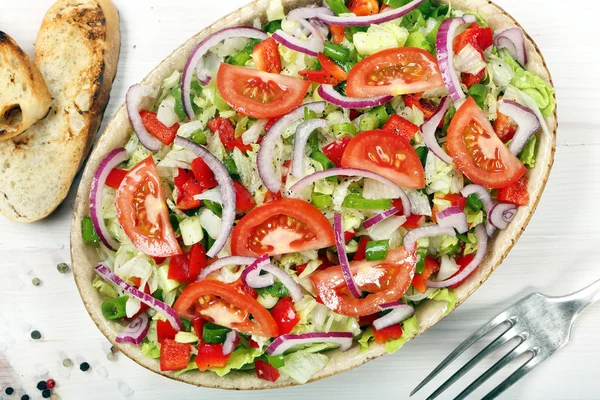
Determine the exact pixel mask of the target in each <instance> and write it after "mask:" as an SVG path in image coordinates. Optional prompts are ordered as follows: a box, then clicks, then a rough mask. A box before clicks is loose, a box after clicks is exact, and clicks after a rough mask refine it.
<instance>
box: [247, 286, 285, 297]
mask: <svg viewBox="0 0 600 400" xmlns="http://www.w3.org/2000/svg"><path fill="white" fill-rule="evenodd" d="M254 290H256V293H258V294H259V295H261V296H262V297H265V296H266V295H268V294H269V295H271V296H273V297H278V298H281V297H287V296H289V295H290V292H289V290H288V288H286V287H285V285H284V284H283V283H281V282H275V283H274V284H273V285H271V286H267V287H264V288H256V289H254Z"/></svg>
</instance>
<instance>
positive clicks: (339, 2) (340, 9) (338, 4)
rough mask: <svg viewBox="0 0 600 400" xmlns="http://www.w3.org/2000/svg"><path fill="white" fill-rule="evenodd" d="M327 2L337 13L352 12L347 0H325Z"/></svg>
mask: <svg viewBox="0 0 600 400" xmlns="http://www.w3.org/2000/svg"><path fill="white" fill-rule="evenodd" d="M325 3H327V5H328V6H329V8H331V10H332V11H333V12H334V13H335V15H340V14H348V13H350V10H349V9H348V7H346V2H345V1H344V0H325Z"/></svg>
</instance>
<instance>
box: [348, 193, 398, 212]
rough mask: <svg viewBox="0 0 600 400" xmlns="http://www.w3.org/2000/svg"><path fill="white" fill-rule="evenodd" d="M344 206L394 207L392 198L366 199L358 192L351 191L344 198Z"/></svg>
mask: <svg viewBox="0 0 600 400" xmlns="http://www.w3.org/2000/svg"><path fill="white" fill-rule="evenodd" d="M342 206H343V207H347V208H356V209H359V210H388V209H390V208H392V199H378V200H370V199H365V198H364V197H362V196H361V195H360V194H358V193H350V194H349V195H347V196H346V197H345V198H344V202H343V203H342Z"/></svg>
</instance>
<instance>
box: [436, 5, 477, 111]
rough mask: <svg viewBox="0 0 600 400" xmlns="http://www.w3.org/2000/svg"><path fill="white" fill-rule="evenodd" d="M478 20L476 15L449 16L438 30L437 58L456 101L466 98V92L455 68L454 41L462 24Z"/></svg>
mask: <svg viewBox="0 0 600 400" xmlns="http://www.w3.org/2000/svg"><path fill="white" fill-rule="evenodd" d="M475 21H477V18H475V16H474V15H470V14H465V15H464V16H463V17H461V18H449V19H446V20H444V21H443V22H442V24H441V25H440V28H439V30H438V33H437V36H436V39H435V43H436V49H437V59H438V64H439V66H440V72H441V73H442V79H443V81H444V84H445V85H446V88H447V89H448V92H450V97H451V98H452V100H454V101H458V100H462V99H464V98H465V93H464V92H463V90H462V87H461V86H460V78H459V76H458V73H457V72H456V69H455V68H454V50H453V48H452V43H453V42H454V35H455V34H456V30H457V29H458V27H459V26H461V25H462V24H470V23H472V22H475Z"/></svg>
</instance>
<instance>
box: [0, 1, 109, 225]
mask: <svg viewBox="0 0 600 400" xmlns="http://www.w3.org/2000/svg"><path fill="white" fill-rule="evenodd" d="M119 48H120V33H119V15H118V12H117V9H116V8H115V6H114V5H113V4H112V2H111V1H110V0H58V1H57V2H56V3H54V5H53V6H52V7H51V8H50V10H49V11H48V13H47V14H46V16H45V17H44V20H43V22H42V27H41V29H40V31H39V33H38V37H37V41H36V49H35V64H36V66H37V67H38V69H39V70H40V72H41V74H42V76H43V78H44V80H45V81H46V84H47V85H48V88H49V89H50V93H51V94H52V97H53V99H54V102H53V104H52V108H51V109H50V112H49V113H48V115H47V116H46V118H44V119H42V120H41V121H39V122H38V123H36V124H35V125H33V126H31V127H30V128H29V129H28V130H27V131H25V132H24V133H22V134H21V135H19V136H17V137H14V138H12V139H9V140H6V141H3V142H0V213H2V214H4V215H5V216H7V217H8V218H10V219H11V220H13V221H18V222H32V221H36V220H39V219H42V218H44V217H46V216H47V215H49V214H50V213H51V212H52V211H54V210H55V209H56V207H58V205H59V204H60V203H61V202H62V201H63V200H64V199H65V197H66V196H67V194H68V191H69V188H70V186H71V183H72V181H73V178H74V177H75V174H76V173H77V171H78V170H79V168H80V167H81V165H82V162H83V159H84V158H85V157H86V155H87V153H88V151H89V149H90V147H91V144H92V141H93V139H94V136H95V134H96V132H97V130H98V128H99V127H100V122H101V120H102V115H103V113H104V108H105V107H106V104H107V103H108V98H109V94H110V89H111V86H112V81H113V79H114V77H115V73H116V69H117V61H118V58H119Z"/></svg>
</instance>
